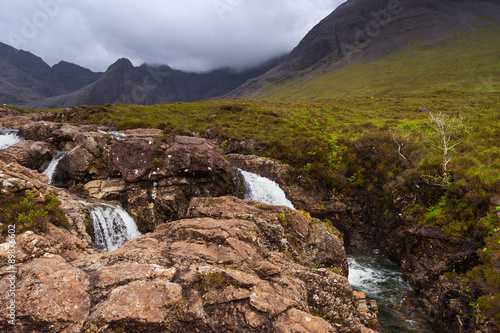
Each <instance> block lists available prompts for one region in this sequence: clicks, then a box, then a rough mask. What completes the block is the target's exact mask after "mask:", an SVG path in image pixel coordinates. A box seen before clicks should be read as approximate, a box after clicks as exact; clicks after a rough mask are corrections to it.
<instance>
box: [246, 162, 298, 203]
mask: <svg viewBox="0 0 500 333" xmlns="http://www.w3.org/2000/svg"><path fill="white" fill-rule="evenodd" d="M239 171H240V172H241V174H242V175H243V179H244V180H245V187H246V193H245V196H244V198H245V199H246V200H256V201H260V202H263V203H267V204H270V205H279V206H287V207H290V208H292V209H295V207H294V206H293V204H292V203H291V202H290V200H288V199H287V198H286V195H285V192H283V190H282V189H281V188H280V187H279V185H278V184H276V183H275V182H273V181H272V180H270V179H267V178H264V177H261V176H259V175H256V174H255V173H251V172H247V171H243V170H239Z"/></svg>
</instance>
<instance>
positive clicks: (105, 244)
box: [83, 202, 142, 251]
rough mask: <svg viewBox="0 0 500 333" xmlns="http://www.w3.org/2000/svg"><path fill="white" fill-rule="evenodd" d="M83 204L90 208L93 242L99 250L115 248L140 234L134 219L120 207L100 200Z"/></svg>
mask: <svg viewBox="0 0 500 333" xmlns="http://www.w3.org/2000/svg"><path fill="white" fill-rule="evenodd" d="M83 204H84V205H85V206H87V207H89V208H90V217H91V218H92V227H93V228H94V239H95V244H96V245H97V246H98V247H99V248H100V249H101V250H103V251H113V250H116V249H117V248H119V247H121V246H122V245H123V244H125V243H126V242H128V241H130V240H132V239H134V238H137V237H139V236H141V235H142V234H141V233H140V232H139V230H138V229H137V225H136V224H135V221H134V219H133V218H132V217H130V215H129V214H128V213H127V212H126V211H125V210H124V209H123V208H122V207H120V206H118V205H111V204H108V203H101V202H99V203H87V202H83Z"/></svg>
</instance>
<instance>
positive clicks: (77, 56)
mask: <svg viewBox="0 0 500 333" xmlns="http://www.w3.org/2000/svg"><path fill="white" fill-rule="evenodd" d="M344 1H345V0H142V1H138V0H22V1H20V0H2V3H1V9H0V41H1V42H3V43H5V44H8V45H10V46H13V47H15V48H18V49H22V50H26V51H29V52H31V53H34V54H36V55H37V56H40V57H41V58H42V59H43V60H44V61H45V62H47V63H48V64H49V65H54V64H56V63H58V62H59V61H61V60H65V61H69V62H72V63H76V64H78V65H81V66H84V67H86V68H90V69H92V70H94V71H104V70H106V68H107V67H108V66H109V65H111V64H112V63H114V62H115V61H116V60H117V59H118V58H122V57H124V58H128V59H130V60H131V61H132V62H133V63H134V65H136V66H138V65H141V64H142V63H149V64H168V65H170V66H171V67H173V68H176V69H182V70H188V71H204V70H210V69H214V68H220V67H224V66H231V67H237V68H242V67H248V66H252V65H256V64H259V63H261V62H263V61H265V60H268V59H270V58H271V57H274V56H277V55H281V54H284V53H288V52H290V51H291V50H292V49H293V48H294V47H295V46H296V45H297V44H298V42H299V41H300V40H301V39H302V38H303V37H304V36H305V34H306V33H307V32H308V31H309V30H310V29H311V28H312V27H313V26H314V25H316V24H317V23H318V22H319V21H320V20H321V19H323V18H324V17H326V16H327V15H328V14H330V13H331V12H332V11H333V10H334V9H335V8H336V7H338V6H339V5H340V4H341V3H343V2H344Z"/></svg>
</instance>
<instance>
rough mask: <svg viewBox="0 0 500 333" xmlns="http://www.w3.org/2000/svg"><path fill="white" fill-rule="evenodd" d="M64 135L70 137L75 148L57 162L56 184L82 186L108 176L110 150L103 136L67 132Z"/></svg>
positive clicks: (90, 133)
mask: <svg viewBox="0 0 500 333" xmlns="http://www.w3.org/2000/svg"><path fill="white" fill-rule="evenodd" d="M65 135H68V137H71V138H72V142H73V143H74V144H76V146H74V148H72V149H71V150H70V151H69V152H68V153H67V154H66V155H64V157H63V158H62V159H61V161H60V162H59V166H58V170H59V173H58V174H57V181H58V182H60V183H61V184H65V185H69V184H70V183H75V184H83V183H86V182H88V181H91V180H95V179H103V178H107V177H108V176H109V151H110V148H109V145H108V141H107V138H106V135H105V134H101V133H95V132H86V133H80V132H72V131H69V132H68V133H66V134H65ZM61 137H62V136H60V137H59V138H58V140H61ZM66 146H67V145H66Z"/></svg>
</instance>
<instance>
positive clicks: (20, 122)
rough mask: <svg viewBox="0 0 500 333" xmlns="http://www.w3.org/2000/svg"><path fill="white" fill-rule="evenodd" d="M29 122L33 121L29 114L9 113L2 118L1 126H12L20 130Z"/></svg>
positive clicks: (0, 120)
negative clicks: (11, 114) (14, 114)
mask: <svg viewBox="0 0 500 333" xmlns="http://www.w3.org/2000/svg"><path fill="white" fill-rule="evenodd" d="M28 123H31V118H30V117H28V116H10V115H8V116H4V117H2V118H0V128H10V129H15V130H19V129H21V128H22V127H23V126H24V125H26V124H28Z"/></svg>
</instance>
